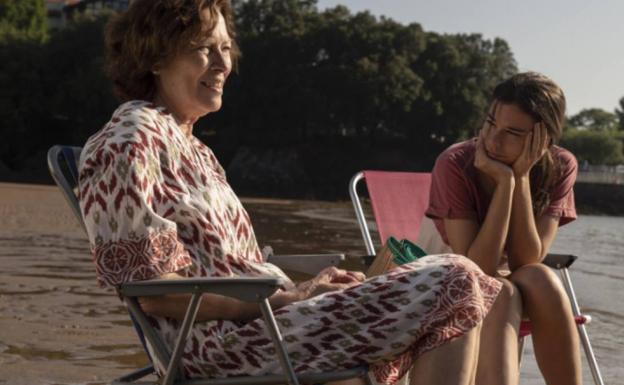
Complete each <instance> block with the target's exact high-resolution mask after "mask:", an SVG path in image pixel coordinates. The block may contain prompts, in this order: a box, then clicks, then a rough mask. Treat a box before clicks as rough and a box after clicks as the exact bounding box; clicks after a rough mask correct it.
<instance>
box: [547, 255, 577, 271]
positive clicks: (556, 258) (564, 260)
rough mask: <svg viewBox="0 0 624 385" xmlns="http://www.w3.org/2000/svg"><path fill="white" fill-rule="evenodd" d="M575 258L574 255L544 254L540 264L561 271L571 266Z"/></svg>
mask: <svg viewBox="0 0 624 385" xmlns="http://www.w3.org/2000/svg"><path fill="white" fill-rule="evenodd" d="M577 258H578V257H577V256H576V255H569V254H546V257H545V258H544V260H543V261H542V263H543V264H545V265H546V266H548V267H552V268H553V269H563V268H564V267H565V268H568V267H570V266H572V264H573V263H574V261H576V259H577Z"/></svg>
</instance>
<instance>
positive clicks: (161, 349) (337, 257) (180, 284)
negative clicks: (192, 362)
mask: <svg viewBox="0 0 624 385" xmlns="http://www.w3.org/2000/svg"><path fill="white" fill-rule="evenodd" d="M80 151H81V148H79V147H66V146H65V147H64V146H53V147H52V148H50V150H49V151H48V167H49V169H50V173H51V174H52V177H53V179H54V181H55V182H56V184H57V185H58V187H59V188H60V189H61V191H62V192H63V196H64V197H65V198H66V199H67V202H68V203H69V206H70V208H71V209H72V211H73V213H74V214H75V215H76V218H77V219H78V222H79V223H80V224H81V225H82V226H83V228H85V225H84V222H83V220H82V214H81V212H80V207H79V205H78V199H77V194H76V192H75V189H76V186H77V181H78V171H77V160H78V158H79V157H80ZM343 259H344V255H342V254H320V255H314V254H309V255H281V256H274V255H269V256H268V260H269V261H270V262H271V263H274V264H277V265H278V266H280V267H283V268H285V269H288V270H291V271H299V272H305V273H309V274H316V273H317V272H318V271H320V270H321V269H323V268H324V267H327V266H332V265H337V264H338V263H339V262H340V261H341V260H343ZM282 283H283V282H282V280H281V279H280V278H192V279H176V280H164V279H158V280H148V281H137V282H130V283H126V284H123V285H121V286H120V288H119V289H118V294H119V295H120V297H121V299H122V300H123V301H124V303H125V304H126V307H127V309H128V312H129V314H130V318H131V320H132V322H133V324H134V327H135V329H136V331H137V334H138V336H139V339H140V341H141V344H142V345H143V348H144V349H145V351H146V353H147V355H148V357H149V358H150V361H151V362H152V364H151V365H148V366H146V367H145V368H141V369H138V370H135V371H133V372H132V373H129V374H127V375H125V376H123V377H120V378H118V379H116V380H113V381H112V383H111V384H112V385H129V384H141V385H156V384H161V385H171V384H176V385H208V384H210V385H234V384H267V385H268V384H284V383H288V384H291V385H296V384H299V383H306V384H322V383H325V382H328V381H338V380H345V379H350V378H356V377H362V378H364V379H365V380H366V381H368V376H367V373H368V368H367V367H366V366H359V367H355V368H352V369H348V370H341V371H333V372H323V373H304V374H295V372H294V371H293V368H292V365H291V362H290V359H289V357H288V352H287V351H286V348H285V346H284V344H283V341H282V337H281V335H280V331H279V328H278V326H277V323H276V321H275V318H274V316H273V312H272V310H271V306H270V304H269V301H268V298H269V297H270V296H271V295H272V294H273V293H275V292H276V291H277V289H278V288H279V287H280V286H281V285H282ZM174 293H189V294H192V296H191V300H190V303H189V305H188V308H187V310H186V315H185V317H184V320H183V321H182V324H181V328H180V332H179V335H178V336H177V340H176V344H175V346H174V347H173V350H171V349H170V347H169V346H167V345H166V344H165V343H164V342H163V340H162V339H161V338H160V337H159V336H158V334H157V333H156V331H155V329H154V328H153V326H152V325H151V324H150V322H149V320H148V318H147V316H146V314H145V313H144V312H143V311H142V310H141V307H140V306H139V302H138V298H139V297H142V296H153V295H166V294H174ZM203 293H214V294H219V295H224V296H228V297H232V298H236V299H238V300H241V301H247V302H256V303H258V305H259V307H260V309H261V312H262V316H263V319H264V321H265V323H266V325H267V328H268V332H269V334H270V335H271V338H272V340H273V343H274V346H275V350H276V354H277V358H278V360H279V362H280V364H281V368H282V371H283V372H282V373H277V374H269V375H264V376H245V377H231V378H222V379H216V378H201V379H197V378H195V379H192V380H190V379H186V378H184V376H183V373H182V371H181V369H180V357H181V356H182V352H183V348H184V345H185V341H186V338H187V336H188V335H189V332H190V331H191V328H192V325H193V323H194V321H195V317H196V315H197V311H198V306H199V304H200V301H201V297H202V294H203ZM155 367H158V368H160V369H161V372H163V373H165V374H164V376H163V377H162V378H160V379H158V380H157V381H140V382H137V381H139V380H141V379H143V378H145V377H146V376H148V375H151V374H155V373H156V371H155V369H154V368H155Z"/></svg>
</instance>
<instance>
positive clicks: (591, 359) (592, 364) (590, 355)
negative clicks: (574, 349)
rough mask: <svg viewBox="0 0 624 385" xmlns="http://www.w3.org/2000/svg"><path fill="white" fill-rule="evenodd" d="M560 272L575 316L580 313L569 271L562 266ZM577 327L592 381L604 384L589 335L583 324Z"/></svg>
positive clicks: (599, 384) (597, 384)
mask: <svg viewBox="0 0 624 385" xmlns="http://www.w3.org/2000/svg"><path fill="white" fill-rule="evenodd" d="M560 272H561V278H562V281H563V285H564V287H565V289H566V291H567V292H568V297H569V298H570V303H571V305H572V313H573V314H574V315H575V316H579V315H581V310H580V308H579V305H578V302H577V300H576V295H575V293H574V288H573V287H572V280H571V279H570V273H568V269H567V268H562V269H561V270H560ZM577 329H578V332H579V337H580V339H581V343H582V344H583V348H584V350H585V357H586V358H587V362H588V364H589V369H590V370H591V373H592V377H593V378H594V383H595V384H596V385H604V381H603V380H602V374H601V373H600V368H599V367H598V362H597V361H596V356H595V355H594V350H593V349H592V346H591V343H590V342H589V335H588V334H587V330H586V329H585V325H577Z"/></svg>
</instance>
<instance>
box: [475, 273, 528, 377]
mask: <svg viewBox="0 0 624 385" xmlns="http://www.w3.org/2000/svg"><path fill="white" fill-rule="evenodd" d="M499 280H500V281H501V282H502V283H503V288H502V289H501V292H500V293H499V294H498V297H496V301H495V302H494V305H493V306H492V308H491V309H490V312H489V313H488V314H487V316H486V317H485V320H484V321H483V329H482V330H481V344H480V345H481V346H480V351H479V362H478V366H477V377H476V378H477V384H479V385H515V384H517V383H518V378H519V373H518V329H519V327H520V321H521V320H522V299H521V297H520V291H519V290H518V288H517V287H516V286H515V285H514V284H513V283H511V282H510V281H508V280H506V279H503V278H500V279H499Z"/></svg>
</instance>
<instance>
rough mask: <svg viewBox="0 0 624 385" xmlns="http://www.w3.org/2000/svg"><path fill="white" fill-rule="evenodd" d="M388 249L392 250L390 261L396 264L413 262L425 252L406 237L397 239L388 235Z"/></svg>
mask: <svg viewBox="0 0 624 385" xmlns="http://www.w3.org/2000/svg"><path fill="white" fill-rule="evenodd" d="M386 245H387V246H388V249H390V251H391V252H392V257H393V258H392V261H393V262H394V263H395V264H397V265H403V264H405V263H409V262H413V261H415V260H417V259H418V258H421V257H424V256H425V255H427V253H426V252H425V251H424V250H423V249H421V248H420V247H418V246H416V245H415V244H413V243H412V242H410V241H408V240H407V239H402V240H400V241H399V240H397V239H396V238H394V237H389V238H388V240H387V241H386Z"/></svg>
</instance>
